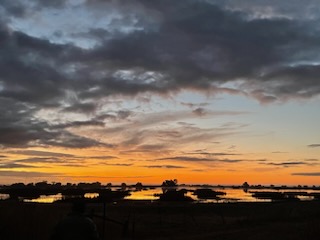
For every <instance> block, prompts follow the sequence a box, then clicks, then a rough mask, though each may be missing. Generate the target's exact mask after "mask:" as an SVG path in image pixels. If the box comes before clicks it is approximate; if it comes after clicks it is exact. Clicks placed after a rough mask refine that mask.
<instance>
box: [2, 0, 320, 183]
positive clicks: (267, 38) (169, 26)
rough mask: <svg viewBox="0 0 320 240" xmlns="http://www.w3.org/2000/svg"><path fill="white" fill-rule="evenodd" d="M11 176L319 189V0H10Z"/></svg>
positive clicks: (5, 40)
mask: <svg viewBox="0 0 320 240" xmlns="http://www.w3.org/2000/svg"><path fill="white" fill-rule="evenodd" d="M0 108H1V115H0V184H9V183H13V182H25V183H27V182H37V181H43V180H48V182H54V181H55V182H57V181H60V182H63V183H66V182H81V181H85V182H94V181H100V182H102V183H108V182H111V183H114V184H117V183H121V182H125V183H128V184H133V183H136V182H138V181H139V182H142V183H144V184H161V183H162V181H163V180H165V179H174V178H176V179H178V181H179V183H187V184H188V183H190V184H196V183H209V184H242V183H243V182H244V181H247V182H248V183H249V184H287V185H297V184H306V185H320V4H319V0H305V1H301V0H290V1H279V0H268V1H264V0H241V1H238V0H224V1H222V0H15V1H12V0H2V1H1V2H0Z"/></svg>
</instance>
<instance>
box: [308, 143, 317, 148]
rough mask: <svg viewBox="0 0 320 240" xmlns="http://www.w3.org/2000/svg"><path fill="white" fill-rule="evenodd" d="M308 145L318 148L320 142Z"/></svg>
mask: <svg viewBox="0 0 320 240" xmlns="http://www.w3.org/2000/svg"><path fill="white" fill-rule="evenodd" d="M308 147H310V148H318V147H320V144H319V143H314V144H309V145H308Z"/></svg>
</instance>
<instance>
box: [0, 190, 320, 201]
mask: <svg viewBox="0 0 320 240" xmlns="http://www.w3.org/2000/svg"><path fill="white" fill-rule="evenodd" d="M186 189H187V190H195V189H197V188H192V187H187V188H186ZM212 189H213V190H216V191H222V192H225V193H226V195H224V196H221V199H219V200H211V199H210V200H200V199H198V198H197V196H194V195H192V192H187V193H186V196H190V197H191V198H193V199H194V200H195V201H198V202H204V203H210V202H214V203H225V202H269V201H271V200H265V199H256V198H254V197H252V194H251V193H250V192H245V191H243V190H242V189H233V188H225V189H220V188H212ZM114 190H115V189H114ZM253 191H255V192H257V191H268V192H271V191H273V192H277V190H272V189H261V190H253ZM280 191H281V192H292V191H293V190H289V189H288V190H280ZM294 192H308V193H310V192H319V193H320V191H319V190H318V191H316V190H294ZM161 193H162V189H161V188H153V189H147V190H141V191H134V190H132V191H131V195H130V196H127V197H125V199H129V200H151V201H152V200H157V199H158V198H159V197H157V196H155V195H157V194H161ZM97 196H98V194H97V193H86V194H85V197H86V198H94V197H97ZM7 198H9V195H8V194H0V199H7ZM298 198H299V199H300V200H312V199H313V198H312V197H309V196H298ZM60 199H62V195H61V194H56V195H50V196H45V195H42V196H40V197H39V198H37V199H32V200H24V201H25V202H39V203H52V202H54V201H56V200H60Z"/></svg>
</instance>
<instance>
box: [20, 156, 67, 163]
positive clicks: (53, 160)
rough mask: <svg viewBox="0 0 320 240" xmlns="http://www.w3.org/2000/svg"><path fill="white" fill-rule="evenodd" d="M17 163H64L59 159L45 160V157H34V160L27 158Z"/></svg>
mask: <svg viewBox="0 0 320 240" xmlns="http://www.w3.org/2000/svg"><path fill="white" fill-rule="evenodd" d="M15 162H18V163H20V162H24V163H59V162H63V161H62V160H60V159H59V158H44V157H34V158H25V159H19V160H15Z"/></svg>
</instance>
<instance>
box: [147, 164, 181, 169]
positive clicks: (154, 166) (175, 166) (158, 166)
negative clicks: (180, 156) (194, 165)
mask: <svg viewBox="0 0 320 240" xmlns="http://www.w3.org/2000/svg"><path fill="white" fill-rule="evenodd" d="M144 167H146V168H167V169H180V168H186V167H184V166H177V165H150V166H144Z"/></svg>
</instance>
